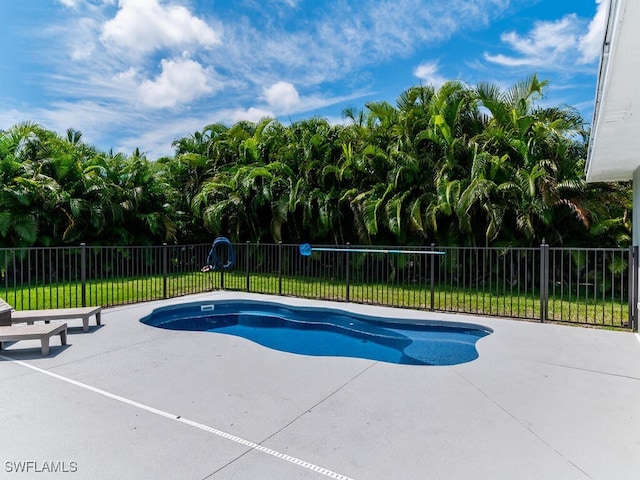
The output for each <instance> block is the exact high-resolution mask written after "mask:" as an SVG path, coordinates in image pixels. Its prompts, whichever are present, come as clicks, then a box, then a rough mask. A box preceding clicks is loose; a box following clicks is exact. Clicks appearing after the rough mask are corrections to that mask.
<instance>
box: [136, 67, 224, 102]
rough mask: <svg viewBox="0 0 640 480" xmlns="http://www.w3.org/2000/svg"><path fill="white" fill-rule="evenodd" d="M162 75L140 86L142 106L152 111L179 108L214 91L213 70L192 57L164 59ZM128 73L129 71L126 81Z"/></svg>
mask: <svg viewBox="0 0 640 480" xmlns="http://www.w3.org/2000/svg"><path fill="white" fill-rule="evenodd" d="M161 66H162V73H161V74H160V75H159V76H158V77H157V78H156V79H154V80H145V81H144V82H142V83H141V84H140V87H139V90H138V91H139V95H140V99H141V101H142V103H143V104H144V105H145V106H147V107H151V108H167V107H175V106H176V105H177V104H179V103H188V102H190V101H192V100H195V99H196V98H199V97H201V96H202V95H205V94H207V93H211V92H212V91H213V87H212V86H211V85H210V84H209V80H208V77H209V76H210V74H211V70H210V69H208V68H206V69H205V68H203V67H202V65H200V64H199V63H198V62H196V61H194V60H191V59H189V58H185V57H183V58H180V59H176V60H166V59H165V60H162V62H161ZM127 75H131V73H130V72H129V74H127V73H126V72H125V78H126V76H127Z"/></svg>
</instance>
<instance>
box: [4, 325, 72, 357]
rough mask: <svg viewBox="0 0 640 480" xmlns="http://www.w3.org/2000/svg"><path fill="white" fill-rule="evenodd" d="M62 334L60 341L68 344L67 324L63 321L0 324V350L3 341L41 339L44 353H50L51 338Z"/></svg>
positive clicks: (45, 354) (44, 354)
mask: <svg viewBox="0 0 640 480" xmlns="http://www.w3.org/2000/svg"><path fill="white" fill-rule="evenodd" d="M56 334H59V335H60V343H61V344H62V345H66V344H67V324H66V323H62V322H54V323H49V324H46V323H41V324H38V325H11V326H0V350H2V342H15V341H17V340H40V346H41V348H42V355H43V356H47V355H49V339H50V338H51V337H52V336H54V335H56Z"/></svg>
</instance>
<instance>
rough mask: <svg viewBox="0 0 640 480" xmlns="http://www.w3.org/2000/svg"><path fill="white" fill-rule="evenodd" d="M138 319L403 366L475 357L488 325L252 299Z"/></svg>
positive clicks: (163, 310)
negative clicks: (391, 316) (477, 344)
mask: <svg viewBox="0 0 640 480" xmlns="http://www.w3.org/2000/svg"><path fill="white" fill-rule="evenodd" d="M140 321H141V322H143V323H145V324H147V325H151V326H153V327H159V328H166V329H170V330H191V331H206V332H216V333H223V334H228V335H236V336H239V337H243V338H246V339H249V340H251V341H253V342H256V343H258V344H260V345H263V346H266V347H269V348H272V349H275V350H281V351H285V352H291V353H297V354H302V355H315V356H340V357H359V358H365V359H370V360H377V361H382V362H389V363H398V364H407V365H456V364H459V363H464V362H470V361H472V360H475V359H476V358H477V357H478V352H477V350H476V342H477V341H478V340H480V339H481V338H483V337H485V336H486V335H489V334H490V333H491V332H492V330H491V329H490V328H489V327H485V326H482V325H476V324H471V323H458V322H435V321H424V320H422V321H418V320H411V319H395V318H394V319H391V318H383V317H374V316H370V315H361V314H356V313H353V312H347V311H343V310H338V309H328V308H317V307H301V306H290V305H284V304H279V303H271V302H262V301H253V300H215V301H201V302H191V303H181V304H177V305H171V306H167V307H160V308H156V309H155V310H153V312H151V314H150V315H148V316H146V317H144V318H142V319H141V320H140Z"/></svg>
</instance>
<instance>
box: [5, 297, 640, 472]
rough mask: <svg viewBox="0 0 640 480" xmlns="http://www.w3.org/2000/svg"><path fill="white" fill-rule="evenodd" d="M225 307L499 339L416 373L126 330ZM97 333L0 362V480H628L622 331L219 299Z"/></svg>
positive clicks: (125, 319)
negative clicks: (456, 326) (384, 321)
mask: <svg viewBox="0 0 640 480" xmlns="http://www.w3.org/2000/svg"><path fill="white" fill-rule="evenodd" d="M238 297H241V298H258V299H267V300H269V301H280V302H285V303H291V304H304V305H310V304H318V305H321V306H332V307H338V308H345V309H349V310H354V311H362V312H366V313H375V314H376V315H381V314H382V315H386V316H390V317H411V318H437V319H451V320H457V321H469V322H474V323H479V324H483V325H487V326H490V327H491V328H493V329H494V333H493V334H491V335H489V336H487V337H485V338H483V339H481V340H480V341H479V342H478V350H479V352H480V357H479V358H478V359H477V360H475V361H473V362H470V363H466V364H460V365H456V366H449V367H430V366H426V367H425V366H407V365H394V364H387V363H381V362H375V361H371V360H363V359H355V358H333V357H310V356H301V355H295V354H290V353H285V352H280V351H275V350H271V349H268V348H265V347H262V346H260V345H257V344H255V343H252V342H250V341H248V340H245V339H243V338H239V337H234V336H227V335H220V334H214V333H205V332H186V331H170V330H162V329H158V328H154V327H150V326H147V325H144V324H142V323H140V322H139V321H138V320H139V319H140V318H141V317H143V316H144V315H146V314H148V313H149V312H150V311H151V310H152V309H153V308H157V307H159V306H162V305H168V304H172V303H176V302H188V301H194V300H201V299H205V298H206V299H210V298H238ZM102 323H103V325H102V326H100V327H95V326H91V327H90V329H89V332H87V333H82V322H81V321H80V320H78V321H77V324H76V323H75V322H73V321H72V322H68V324H69V336H68V345H66V346H62V347H61V346H60V345H59V342H58V341H57V339H54V340H52V343H51V351H50V355H49V357H42V356H41V352H40V345H39V342H31V341H21V342H18V343H15V344H13V345H7V347H6V350H4V351H2V352H0V354H1V355H2V356H1V357H0V405H1V407H0V424H1V425H2V434H1V435H0V478H38V479H45V478H66V477H69V478H76V479H85V478H86V479H103V478H104V479H115V478H117V479H154V478H163V479H205V478H208V479H215V480H230V479H318V480H320V479H323V478H335V479H349V478H353V479H360V480H364V479H367V480H368V479H373V480H375V479H380V480H388V479H427V478H428V479H471V478H473V479H491V480H499V479H505V480H506V479H508V480H513V479H519V480H522V479H567V480H570V479H578V480H579V479H602V480H611V479H617V480H624V479H636V478H640V408H639V407H638V406H639V405H640V341H639V339H638V336H637V335H636V334H633V333H629V332H614V331H606V330H597V329H587V328H579V327H570V326H561V325H551V324H537V323H528V322H522V321H514V320H506V319H495V318H487V317H470V316H462V315H448V314H441V313H428V312H416V311H407V310H399V309H389V308H383V309H380V308H377V307H370V306H362V305H353V304H331V303H329V302H313V301H308V300H300V299H293V298H279V297H267V296H259V295H249V294H238V293H232V292H216V293H211V294H206V295H194V296H189V297H183V298H180V299H174V300H168V301H162V302H153V303H147V304H138V305H132V306H127V307H118V308H112V309H105V310H104V311H103V314H102ZM27 462H29V463H27ZM53 468H56V469H58V472H55V473H47V470H51V469H53Z"/></svg>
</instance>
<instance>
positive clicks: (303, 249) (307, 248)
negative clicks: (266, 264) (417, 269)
mask: <svg viewBox="0 0 640 480" xmlns="http://www.w3.org/2000/svg"><path fill="white" fill-rule="evenodd" d="M298 248H299V249H300V255H302V256H303V257H309V256H311V253H312V252H313V251H316V252H357V253H417V254H420V255H444V252H438V251H435V250H384V249H376V248H324V247H320V248H312V247H311V245H309V244H308V243H303V244H302V245H300V247H298Z"/></svg>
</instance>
